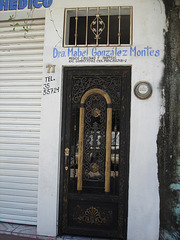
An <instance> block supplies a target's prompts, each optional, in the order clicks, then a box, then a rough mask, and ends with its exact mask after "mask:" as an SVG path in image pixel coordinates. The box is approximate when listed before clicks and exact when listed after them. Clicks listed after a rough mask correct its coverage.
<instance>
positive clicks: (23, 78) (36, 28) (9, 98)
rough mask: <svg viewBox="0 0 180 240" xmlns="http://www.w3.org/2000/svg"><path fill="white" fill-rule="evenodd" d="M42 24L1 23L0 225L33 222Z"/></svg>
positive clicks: (37, 22) (40, 88) (37, 155)
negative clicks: (2, 222)
mask: <svg viewBox="0 0 180 240" xmlns="http://www.w3.org/2000/svg"><path fill="white" fill-rule="evenodd" d="M44 25H45V21H44V19H34V20H29V21H27V20H16V21H5V22H0V221H4V222H11V223H22V224H33V225H36V223H37V196H38V163H39V141H40V140H39V139H40V113H41V91H42V69H43V46H44ZM13 26H15V29H13V28H14V27H13ZM23 26H25V27H26V29H27V26H28V31H25V30H24V28H23Z"/></svg>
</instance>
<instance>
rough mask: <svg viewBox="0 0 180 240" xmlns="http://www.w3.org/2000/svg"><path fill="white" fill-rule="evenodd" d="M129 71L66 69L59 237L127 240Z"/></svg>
mask: <svg viewBox="0 0 180 240" xmlns="http://www.w3.org/2000/svg"><path fill="white" fill-rule="evenodd" d="M130 71H131V69H130V67H89V68H83V67H82V68H64V97H63V121H62V154H61V186H60V224H59V233H60V234H75V235H84V236H92V237H106V238H107V237H109V238H119V239H123V240H125V239H126V229H127V206H128V169H129V167H128V165H129V164H128V162H129V160H128V157H129V121H130V95H131V87H130V86H131V81H130V74H131V73H130Z"/></svg>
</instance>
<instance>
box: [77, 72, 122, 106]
mask: <svg viewBox="0 0 180 240" xmlns="http://www.w3.org/2000/svg"><path fill="white" fill-rule="evenodd" d="M121 82H122V77H121V76H117V77H116V76H103V78H101V77H99V76H97V77H95V76H94V77H92V76H73V89H72V103H80V101H81V98H82V96H83V94H84V93H85V91H86V90H87V89H91V88H99V89H102V90H104V91H106V92H107V93H108V94H109V95H110V96H111V100H112V104H120V101H121Z"/></svg>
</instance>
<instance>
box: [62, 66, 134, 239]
mask: <svg viewBox="0 0 180 240" xmlns="http://www.w3.org/2000/svg"><path fill="white" fill-rule="evenodd" d="M107 68H109V69H113V68H116V69H122V68H127V69H129V71H130V73H129V74H130V79H129V86H128V83H127V85H126V88H127V91H128V94H129V99H128V101H127V102H126V105H127V106H126V107H128V109H127V111H126V118H127V119H128V121H127V122H126V129H127V131H126V139H127V141H126V142H127V144H126V147H125V150H124V152H126V159H127V160H128V161H127V172H126V173H125V174H126V175H127V178H126V179H127V182H126V184H125V185H126V196H125V198H124V201H125V202H126V204H125V212H126V218H125V219H126V222H125V227H126V231H125V232H126V233H125V235H124V236H123V240H126V239H127V222H128V193H129V151H130V113H131V79H132V77H131V72H132V66H131V65H126V66H76V67H71V66H67V67H63V93H62V105H61V106H62V112H61V114H62V117H61V141H60V145H61V146H60V149H61V154H60V184H59V218H58V235H60V236H61V235H63V231H62V225H63V190H64V189H63V186H64V161H63V160H64V149H65V141H64V134H65V122H66V114H63V112H64V110H65V107H66V99H67V98H66V97H67V91H66V84H65V80H66V78H67V76H66V69H67V70H68V69H70V70H77V71H78V69H84V70H89V69H96V70H97V69H99V70H103V69H107ZM69 121H71V119H69ZM72 235H74V234H73V233H72ZM97 237H98V236H97Z"/></svg>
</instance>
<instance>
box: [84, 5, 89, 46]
mask: <svg viewBox="0 0 180 240" xmlns="http://www.w3.org/2000/svg"><path fill="white" fill-rule="evenodd" d="M88 15H89V9H88V8H87V9H86V42H85V44H86V46H87V45H88Z"/></svg>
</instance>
